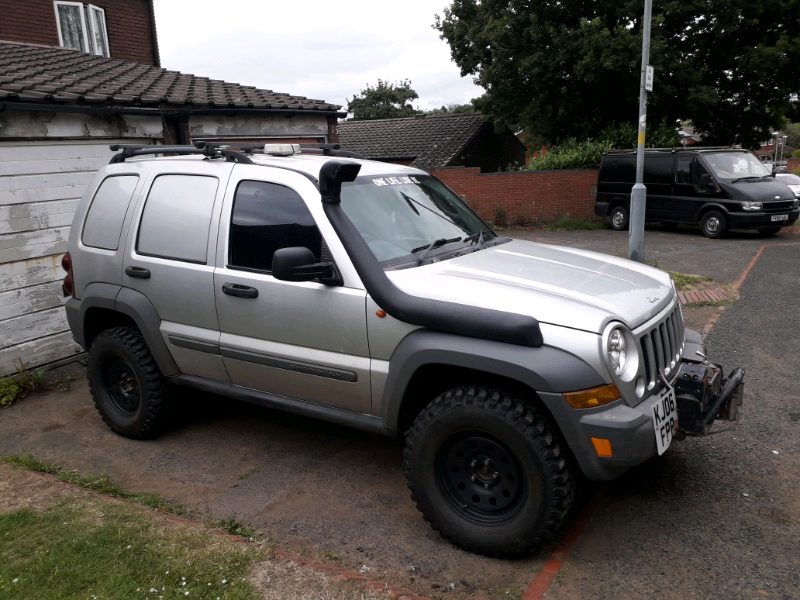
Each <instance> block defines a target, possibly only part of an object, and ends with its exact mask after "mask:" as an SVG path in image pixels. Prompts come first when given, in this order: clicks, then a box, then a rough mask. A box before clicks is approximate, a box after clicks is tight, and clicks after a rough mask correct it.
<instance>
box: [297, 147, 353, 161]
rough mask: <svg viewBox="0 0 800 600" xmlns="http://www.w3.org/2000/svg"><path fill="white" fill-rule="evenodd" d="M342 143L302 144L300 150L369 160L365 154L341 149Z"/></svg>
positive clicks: (305, 152) (306, 152)
mask: <svg viewBox="0 0 800 600" xmlns="http://www.w3.org/2000/svg"><path fill="white" fill-rule="evenodd" d="M341 147H342V145H341V144H300V151H301V152H302V153H303V154H322V155H324V156H344V157H347V158H360V159H362V160H367V158H366V157H365V156H361V155H360V154H357V153H355V152H350V151H349V150H340V148H341Z"/></svg>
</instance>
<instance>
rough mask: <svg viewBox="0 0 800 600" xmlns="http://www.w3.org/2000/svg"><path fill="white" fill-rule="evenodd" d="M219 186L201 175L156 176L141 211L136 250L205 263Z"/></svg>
mask: <svg viewBox="0 0 800 600" xmlns="http://www.w3.org/2000/svg"><path fill="white" fill-rule="evenodd" d="M218 183H219V180H218V179H217V178H216V177H206V176H202V175H160V176H158V177H156V179H155V180H154V181H153V185H152V186H151V187H150V193H149V194H148V195H147V201H146V203H145V205H144V211H143V212H142V221H141V224H140V225H139V239H138V240H137V243H136V251H137V252H138V253H139V254H144V255H147V256H157V257H159V258H169V259H173V260H182V261H186V262H193V263H200V264H205V263H206V252H207V250H208V227H209V224H210V223H211V210H212V208H213V207H214V198H215V197H216V195H217V185H218Z"/></svg>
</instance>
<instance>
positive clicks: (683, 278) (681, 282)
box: [664, 269, 713, 292]
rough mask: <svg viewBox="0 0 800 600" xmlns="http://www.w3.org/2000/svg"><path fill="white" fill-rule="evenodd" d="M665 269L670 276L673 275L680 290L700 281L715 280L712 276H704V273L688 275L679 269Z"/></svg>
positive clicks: (673, 279)
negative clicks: (679, 271)
mask: <svg viewBox="0 0 800 600" xmlns="http://www.w3.org/2000/svg"><path fill="white" fill-rule="evenodd" d="M664 270H665V271H666V272H667V273H669V276H670V277H672V281H674V282H675V287H676V288H678V291H679V292H682V291H683V290H684V289H685V288H687V287H690V286H693V285H697V284H698V283H706V282H708V281H713V279H711V277H704V276H702V275H687V274H686V273H678V272H677V271H670V270H669V269H664Z"/></svg>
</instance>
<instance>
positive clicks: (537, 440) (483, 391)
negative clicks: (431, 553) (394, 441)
mask: <svg viewBox="0 0 800 600" xmlns="http://www.w3.org/2000/svg"><path fill="white" fill-rule="evenodd" d="M562 444H563V442H561V440H560V436H559V435H558V434H557V432H556V431H554V429H553V428H552V426H551V425H550V423H549V421H548V420H547V419H546V418H545V417H544V416H543V415H542V414H541V413H540V412H539V410H538V409H537V408H536V407H535V406H534V405H533V404H532V403H531V402H530V401H528V400H525V399H523V398H519V397H517V396H515V395H514V394H512V393H509V392H505V391H502V390H496V389H491V388H485V387H481V386H465V387H458V388H454V389H452V390H450V391H448V392H445V393H444V394H442V395H441V396H439V397H438V398H436V399H435V400H434V401H433V402H431V403H430V404H429V405H428V406H427V407H426V408H425V409H424V410H423V411H422V413H421V414H420V415H419V417H417V420H416V421H415V422H414V425H413V427H412V428H411V430H410V432H409V435H408V437H407V439H406V449H405V452H404V455H403V456H404V461H403V463H404V467H405V475H406V479H407V480H408V487H409V488H410V489H411V492H412V494H411V497H412V499H413V500H415V501H416V503H417V508H418V509H419V510H420V511H422V513H423V515H424V517H425V519H426V520H427V521H429V522H430V524H431V526H432V527H433V528H434V529H435V530H437V531H440V532H441V533H442V535H443V536H444V537H446V538H447V539H449V540H450V541H452V542H453V543H455V544H457V545H459V546H461V547H463V548H465V549H467V550H471V551H474V552H479V553H481V554H487V555H490V556H516V555H520V554H526V553H529V552H530V551H532V550H534V549H535V548H537V547H538V546H539V545H540V544H542V543H543V542H544V541H546V540H549V539H551V538H552V537H553V535H554V534H555V533H556V531H557V530H558V529H559V528H560V527H561V525H562V524H563V522H564V519H565V517H566V516H567V513H568V512H569V509H570V506H571V505H572V501H573V499H574V495H575V483H574V480H573V477H572V474H571V471H570V467H569V465H568V463H567V460H566V457H565V456H564V448H563V446H562Z"/></svg>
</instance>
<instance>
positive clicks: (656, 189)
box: [644, 152, 674, 220]
mask: <svg viewBox="0 0 800 600" xmlns="http://www.w3.org/2000/svg"><path fill="white" fill-rule="evenodd" d="M673 163H674V155H673V154H672V153H671V152H669V153H667V152H664V153H650V154H645V159H644V184H645V187H647V212H646V213H645V218H647V219H655V220H672V218H673V213H674V206H673V202H672V196H671V194H672V171H673Z"/></svg>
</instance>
